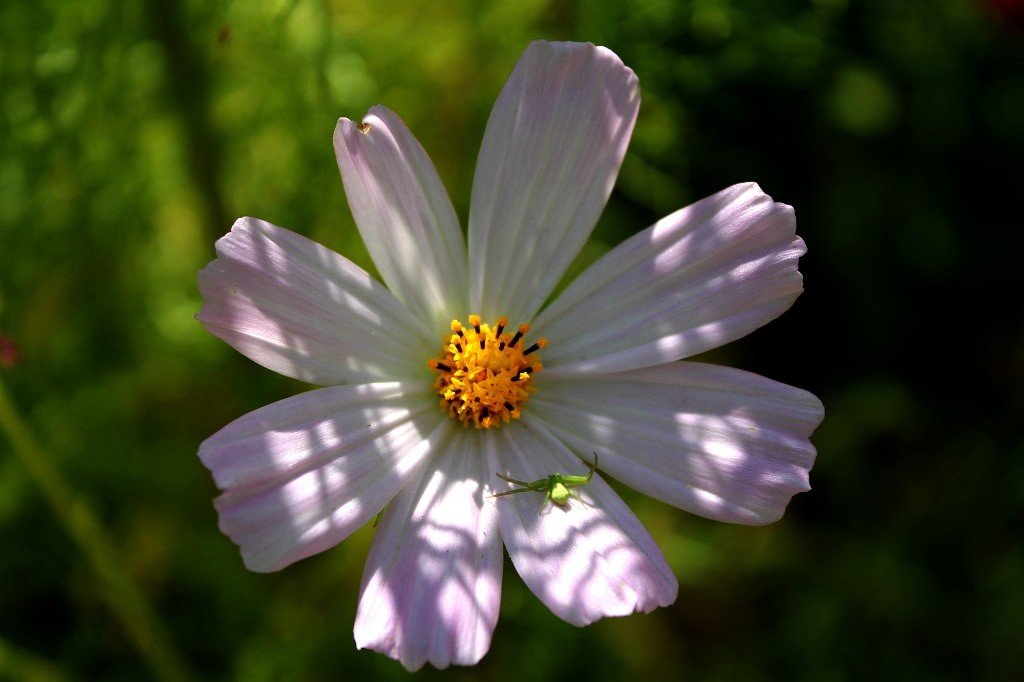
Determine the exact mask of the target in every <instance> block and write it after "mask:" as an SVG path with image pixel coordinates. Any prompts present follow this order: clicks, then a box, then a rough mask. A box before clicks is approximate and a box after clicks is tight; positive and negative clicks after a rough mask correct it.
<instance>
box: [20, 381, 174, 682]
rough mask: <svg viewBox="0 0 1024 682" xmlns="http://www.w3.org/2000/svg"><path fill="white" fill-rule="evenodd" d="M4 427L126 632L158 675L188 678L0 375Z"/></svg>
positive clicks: (99, 528)
mask: <svg viewBox="0 0 1024 682" xmlns="http://www.w3.org/2000/svg"><path fill="white" fill-rule="evenodd" d="M0 431H3V432H4V433H6V434H7V437H8V439H9V440H10V442H11V445H12V446H13V448H14V453H15V455H16V456H17V457H19V458H20V459H21V461H22V463H23V464H24V465H25V468H26V469H27V470H28V472H29V474H30V475H31V476H32V478H33V479H34V480H35V482H36V483H37V484H38V485H39V488H40V490H42V493H43V496H44V497H45V498H46V501H47V502H48V503H49V505H50V508H51V509H52V510H53V513H54V515H55V516H56V517H57V520H58V521H60V523H61V524H62V525H63V526H64V528H65V530H66V531H67V532H68V534H69V535H70V536H71V539H72V540H73V541H74V543H75V544H76V545H78V548H79V550H81V552H82V554H84V555H85V558H86V561H87V562H88V563H89V566H90V567H91V568H92V570H93V572H94V573H95V574H96V578H97V581H98V582H99V584H100V588H101V594H102V595H103V598H104V599H105V600H106V601H107V603H108V605H109V606H110V608H111V610H112V611H113V612H114V613H115V614H116V615H117V616H118V618H120V620H121V623H122V625H123V626H124V627H125V629H126V631H127V633H128V637H129V638H130V639H131V640H132V641H133V642H134V644H135V646H136V648H137V649H138V650H139V653H140V654H141V655H142V657H143V658H145V659H146V662H147V663H149V665H150V667H151V668H152V670H153V672H154V673H155V674H156V676H157V678H158V679H160V680H168V681H177V680H186V679H190V678H191V675H190V674H189V673H188V670H187V668H186V666H185V664H184V661H183V660H182V659H181V657H180V656H179V655H178V654H177V652H176V651H175V650H174V647H173V646H172V645H171V643H170V638H169V637H168V636H167V633H166V632H165V631H164V629H163V628H162V627H161V625H160V623H159V621H158V620H157V619H156V617H155V616H154V613H153V610H152V608H151V607H150V605H149V604H148V602H147V601H146V598H145V596H144V595H143V594H142V591H141V590H140V589H139V588H138V586H137V585H136V584H135V583H134V582H133V581H132V579H131V577H130V576H129V575H128V574H127V573H126V572H125V570H124V568H123V567H122V565H121V563H120V561H119V560H118V558H117V552H116V551H115V549H114V545H113V543H112V542H111V541H110V538H108V537H107V534H106V533H105V532H104V530H103V528H102V526H100V524H99V521H98V520H97V519H96V515H95V514H93V512H92V509H90V508H89V506H88V504H87V503H86V501H85V500H84V499H82V498H81V497H78V496H76V495H75V494H74V493H73V492H72V490H71V488H70V487H69V486H68V484H67V482H66V481H65V480H64V478H63V477H62V476H61V474H60V472H59V471H58V470H57V468H56V467H55V466H54V465H53V464H52V463H51V461H50V459H49V457H47V455H46V453H45V452H43V449H42V448H41V447H39V445H38V443H37V442H36V441H35V439H34V438H33V437H32V433H31V432H30V431H29V429H28V426H27V425H26V424H25V421H24V420H23V419H22V418H21V416H20V415H19V414H18V411H17V409H16V408H15V406H14V403H13V402H11V400H10V398H9V397H8V395H7V391H6V389H5V388H4V385H3V380H2V379H0Z"/></svg>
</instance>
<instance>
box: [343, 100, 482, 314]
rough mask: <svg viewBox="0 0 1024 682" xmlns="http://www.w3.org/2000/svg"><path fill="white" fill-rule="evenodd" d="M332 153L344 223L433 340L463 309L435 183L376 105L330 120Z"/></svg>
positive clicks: (461, 249) (460, 276) (456, 244)
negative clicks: (349, 220) (350, 221)
mask: <svg viewBox="0 0 1024 682" xmlns="http://www.w3.org/2000/svg"><path fill="white" fill-rule="evenodd" d="M334 150H335V153H336V154H337V157H338V167H339V168H340V169H341V178H342V181H343V182H344V184H345V194H346V196H347V197H348V203H349V207H350V208H351V209H352V216H353V217H354V218H355V221H356V226H357V227H358V228H359V233H360V234H362V236H363V241H364V242H365V243H366V248H367V249H368V250H369V252H370V256H371V257H372V258H373V262H374V264H375V265H376V266H377V269H378V270H379V271H380V274H381V277H383V278H384V282H385V283H386V284H387V285H388V287H389V288H390V289H391V291H392V292H393V293H394V294H395V296H396V297H397V298H398V299H399V300H400V301H402V302H403V303H405V304H406V306H407V307H408V308H409V310H410V311H411V312H412V313H413V314H414V315H417V316H419V317H421V318H422V319H424V321H425V322H427V323H428V326H429V327H430V329H431V330H433V331H435V332H437V333H441V332H443V331H444V330H445V329H447V327H448V323H449V322H451V316H452V314H453V312H452V311H453V310H454V311H456V313H458V314H464V311H465V310H466V303H467V298H466V292H467V281H468V277H467V274H466V272H467V262H466V244H465V237H464V236H463V234H462V231H461V230H460V229H459V220H458V218H457V217H456V215H455V209H454V208H452V203H451V201H450V200H449V199H448V193H447V192H445V189H444V186H443V185H442V184H441V179H440V178H439V177H438V175H437V171H436V170H435V169H434V166H433V164H432V163H431V162H430V159H429V158H428V157H427V153H426V152H425V151H424V150H423V147H422V146H421V145H420V143H419V142H418V141H417V140H416V138H415V137H413V135H412V133H411V132H409V129H408V128H406V127H405V124H404V123H402V120H401V119H400V118H398V116H396V115H395V114H394V113H392V112H391V111H389V110H388V109H386V108H385V107H382V106H376V107H373V108H372V109H370V111H369V113H367V115H366V117H365V118H364V119H363V122H362V124H357V123H355V122H354V121H350V120H349V119H347V118H343V119H341V120H339V121H338V126H337V128H336V129H335V131H334Z"/></svg>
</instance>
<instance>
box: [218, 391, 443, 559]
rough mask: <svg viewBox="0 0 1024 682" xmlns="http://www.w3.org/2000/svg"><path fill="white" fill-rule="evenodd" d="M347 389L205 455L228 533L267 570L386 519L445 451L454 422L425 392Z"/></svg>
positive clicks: (264, 413) (261, 414)
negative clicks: (417, 474) (402, 492)
mask: <svg viewBox="0 0 1024 682" xmlns="http://www.w3.org/2000/svg"><path fill="white" fill-rule="evenodd" d="M401 388H402V387H401V386H400V385H396V384H387V385H369V386H367V385H363V386H339V387H334V388H324V389H319V390H316V391H310V392H308V393H305V394H303V395H299V396H295V397H292V398H287V399H285V400H282V401H280V402H277V403H274V404H272V405H267V406H266V407H262V408H260V409H259V410H256V411H255V412H252V413H251V414H248V415H246V416H244V417H242V418H240V419H238V420H236V421H235V422H232V423H231V424H229V425H228V426H226V427H224V429H222V430H221V431H219V432H218V433H216V434H214V435H213V436H211V437H210V438H209V439H207V440H206V441H205V442H203V444H202V445H201V446H200V449H199V456H200V458H201V459H202V460H203V463H204V464H205V465H206V466H207V467H209V468H210V470H211V471H212V472H213V475H214V479H215V480H216V481H217V484H218V485H220V486H222V487H223V488H224V494H222V495H221V496H220V497H218V498H217V499H216V500H215V502H214V505H215V506H216V507H217V511H218V512H219V513H220V528H221V530H222V531H223V532H224V533H225V534H226V535H227V536H228V537H230V538H231V540H232V541H234V542H235V544H237V545H239V547H240V548H241V550H242V558H243V560H244V561H245V565H246V566H247V567H248V568H250V569H251V570H254V571H260V572H267V571H276V570H279V569H281V568H284V567H285V566H287V565H288V564H291V563H293V562H295V561H298V560H299V559H304V558H305V557H308V556H311V555H313V554H316V553H318V552H322V551H323V550H325V549H328V548H330V547H333V546H334V545H336V544H337V543H339V542H341V541H342V540H344V539H345V538H346V537H348V536H349V535H350V534H351V533H352V532H353V531H354V530H356V529H357V528H359V527H360V526H362V525H363V524H365V523H366V522H367V521H368V520H369V519H371V518H373V516H374V515H375V514H376V513H377V512H378V511H380V509H381V508H382V507H383V506H384V505H385V504H387V502H388V501H389V500H390V499H391V498H392V497H393V496H394V495H395V494H396V493H397V492H398V491H399V489H401V488H402V486H404V485H405V484H406V483H407V482H408V481H409V480H410V477H411V476H412V475H413V473H414V471H415V470H416V468H417V466H418V465H419V464H420V463H421V462H423V461H424V459H425V458H426V457H427V456H428V455H430V453H432V452H434V451H436V449H437V448H438V447H441V446H443V445H444V443H445V442H446V441H447V439H448V438H449V437H450V433H451V431H452V421H451V420H450V419H448V418H447V417H446V416H445V415H444V413H443V412H441V411H440V410H438V409H437V405H436V401H435V400H434V399H433V397H432V396H431V395H430V393H429V392H427V393H418V394H403V393H402V391H401Z"/></svg>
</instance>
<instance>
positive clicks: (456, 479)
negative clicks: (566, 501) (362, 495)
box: [355, 430, 502, 670]
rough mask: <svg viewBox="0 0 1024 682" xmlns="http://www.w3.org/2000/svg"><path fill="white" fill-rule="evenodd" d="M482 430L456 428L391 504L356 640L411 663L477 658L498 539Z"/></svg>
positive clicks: (494, 600)
mask: <svg viewBox="0 0 1024 682" xmlns="http://www.w3.org/2000/svg"><path fill="white" fill-rule="evenodd" d="M475 436H476V433H475V432H472V431H463V430H459V431H458V432H457V433H456V435H455V437H454V439H453V441H452V443H451V445H450V446H449V447H448V448H447V449H446V450H444V451H443V452H439V453H438V454H437V455H436V456H435V457H434V459H433V460H432V461H431V463H430V465H429V467H428V468H427V469H426V470H425V471H424V474H423V476H422V478H421V479H420V480H419V481H418V482H416V483H415V484H413V485H410V486H407V487H406V488H405V489H403V490H402V492H401V493H400V494H399V495H398V496H397V497H396V498H395V499H394V500H393V501H392V502H391V504H389V505H388V507H387V509H386V510H385V511H384V515H383V517H382V519H381V523H380V527H379V528H378V529H377V536H376V537H375V538H374V540H373V546H372V547H371V549H370V556H369V558H368V559H367V561H366V571H365V573H364V575H363V585H362V590H361V595H360V598H359V611H358V613H357V614H356V625H355V639H356V646H357V647H358V648H360V649H364V648H366V649H373V650H375V651H379V652H380V653H383V654H386V655H388V656H390V657H392V658H395V659H398V660H399V661H401V663H402V665H404V666H405V667H406V668H408V669H409V670H417V669H419V668H420V667H421V666H422V665H423V664H424V663H426V662H429V663H430V664H431V665H434V666H435V667H438V668H445V667H447V666H448V665H449V664H452V663H454V664H456V665H473V664H475V663H476V662H478V661H479V660H480V659H481V658H482V657H483V655H484V654H485V653H487V649H488V647H490V644H491V634H492V633H493V632H494V626H495V623H497V620H498V605H499V602H500V600H501V569H502V553H501V539H500V536H499V534H498V524H497V518H496V517H497V513H496V511H495V509H494V505H493V504H491V502H490V500H485V499H484V498H483V495H484V487H483V480H484V479H485V478H486V477H487V475H488V468H487V464H486V462H484V459H483V457H482V455H481V453H480V452H479V450H478V448H477V447H476V444H477V443H478V439H477V438H476V437H475Z"/></svg>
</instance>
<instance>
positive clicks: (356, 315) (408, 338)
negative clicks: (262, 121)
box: [196, 218, 436, 386]
mask: <svg viewBox="0 0 1024 682" xmlns="http://www.w3.org/2000/svg"><path fill="white" fill-rule="evenodd" d="M199 290H200V291H201V292H202V295H203V308H202V310H201V311H199V314H198V315H197V316H196V318H197V319H198V320H199V321H200V322H202V323H203V326H204V327H206V329H207V330H208V331H209V332H210V333H211V334H214V335H215V336H218V337H220V338H221V339H223V340H224V341H226V342H227V343H228V344H230V345H231V346H232V347H233V348H235V349H236V350H238V351H239V352H241V353H242V354H244V355H246V356H247V357H249V358H251V359H252V360H255V361H256V362H258V363H259V364H261V365H263V366H264V367H267V368H269V369H272V370H274V371H275V372H279V373H281V374H284V375H286V376H290V377H293V378H296V379H301V380H302V381H308V382H310V383H314V384H320V385H322V386H327V385H332V384H341V383H362V382H367V381H378V380H381V379H387V380H391V379H399V378H406V377H418V376H422V375H423V371H424V370H423V368H424V366H425V363H426V361H427V359H428V358H429V357H430V354H429V352H426V353H425V352H424V349H430V348H433V347H434V346H436V339H435V338H434V335H433V334H428V333H427V332H426V330H425V329H424V328H423V327H422V326H421V325H419V324H418V323H417V322H416V320H415V319H414V318H413V317H412V316H411V315H409V313H408V311H407V310H405V308H404V307H403V306H402V305H401V304H400V303H399V302H398V301H396V300H395V298H394V297H393V296H392V295H391V294H390V292H388V290H387V289H385V288H384V287H383V286H381V285H380V284H379V283H377V282H376V281H375V280H374V279H373V278H372V277H370V275H368V274H367V273H366V272H364V271H363V270H362V269H360V268H359V267H358V266H356V265H354V264H353V263H352V262H350V261H349V260H347V259H346V258H344V257H342V256H340V255H338V254H336V253H334V252H333V251H331V250H330V249H327V248H324V247H323V246H320V245H319V244H317V243H316V242H313V241H311V240H309V239H306V238H305V237H303V236H301V235H298V234H295V233H294V232H291V231H289V230H285V229H283V228H280V227H276V226H274V225H271V224H270V223H267V222H264V221H262V220H257V219H255V218H240V219H239V220H237V221H236V222H235V225H234V227H232V228H231V232H229V233H228V234H226V235H225V236H223V237H221V238H220V239H219V240H217V259H216V260H214V261H213V262H211V263H210V264H209V265H207V266H206V267H205V268H203V269H202V270H201V271H200V272H199Z"/></svg>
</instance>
